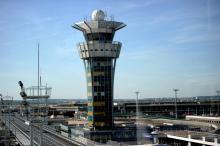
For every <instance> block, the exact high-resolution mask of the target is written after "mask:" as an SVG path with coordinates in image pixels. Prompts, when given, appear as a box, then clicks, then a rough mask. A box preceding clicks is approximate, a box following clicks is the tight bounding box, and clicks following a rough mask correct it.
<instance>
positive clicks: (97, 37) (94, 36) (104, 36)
mask: <svg viewBox="0 0 220 146" xmlns="http://www.w3.org/2000/svg"><path fill="white" fill-rule="evenodd" d="M87 39H88V41H112V40H113V34H112V33H88V34H87Z"/></svg>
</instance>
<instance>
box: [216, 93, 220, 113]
mask: <svg viewBox="0 0 220 146" xmlns="http://www.w3.org/2000/svg"><path fill="white" fill-rule="evenodd" d="M216 93H217V102H218V115H219V102H220V101H219V93H220V91H216Z"/></svg>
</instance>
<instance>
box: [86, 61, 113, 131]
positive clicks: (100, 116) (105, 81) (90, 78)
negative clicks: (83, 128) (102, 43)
mask: <svg viewBox="0 0 220 146" xmlns="http://www.w3.org/2000/svg"><path fill="white" fill-rule="evenodd" d="M112 62H113V59H112V58H107V57H97V58H90V59H88V60H86V76H87V92H88V121H89V124H90V126H92V127H95V128H96V129H106V130H107V129H111V128H112V127H113V122H112V121H113V120H112V118H113V117H112V100H113V73H114V66H113V63H112Z"/></svg>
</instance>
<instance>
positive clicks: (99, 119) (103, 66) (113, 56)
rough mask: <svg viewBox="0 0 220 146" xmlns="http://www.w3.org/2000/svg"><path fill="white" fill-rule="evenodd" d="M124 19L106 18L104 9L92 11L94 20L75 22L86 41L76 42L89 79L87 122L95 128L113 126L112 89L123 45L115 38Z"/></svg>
mask: <svg viewBox="0 0 220 146" xmlns="http://www.w3.org/2000/svg"><path fill="white" fill-rule="evenodd" d="M125 26H126V25H125V24H124V23H122V22H116V21H112V20H107V19H106V16H105V13H104V12H103V11H102V10H95V11H93V13H92V20H91V21H83V22H79V23H75V24H74V25H73V28H75V29H77V30H80V31H81V32H83V35H84V37H85V42H83V43H79V44H77V48H78V51H79V55H80V58H81V59H82V60H83V62H84V67H85V71H86V79H87V96H88V113H87V114H88V125H89V127H90V128H92V129H93V130H99V131H100V130H111V129H113V125H114V122H113V88H114V72H115V66H116V60H117V58H118V57H119V54H120V50H121V46H122V44H121V43H120V42H115V41H113V38H114V34H115V32H116V31H117V30H119V29H121V28H123V27H125Z"/></svg>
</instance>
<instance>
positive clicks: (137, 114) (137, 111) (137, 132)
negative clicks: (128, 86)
mask: <svg viewBox="0 0 220 146" xmlns="http://www.w3.org/2000/svg"><path fill="white" fill-rule="evenodd" d="M139 93H140V92H139V91H136V92H135V94H136V137H137V144H139V140H140V135H141V133H140V132H141V131H140V129H139V127H138V123H137V121H138V117H139V106H138V95H139Z"/></svg>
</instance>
